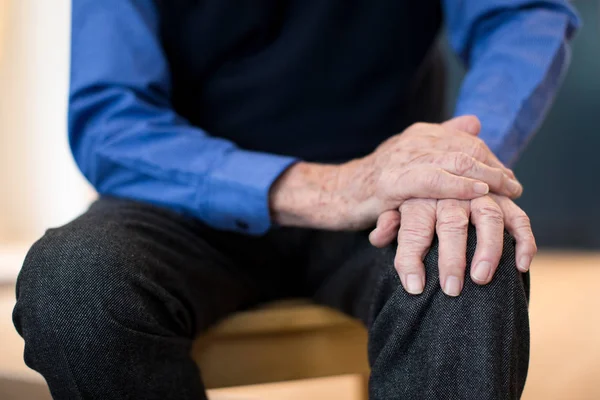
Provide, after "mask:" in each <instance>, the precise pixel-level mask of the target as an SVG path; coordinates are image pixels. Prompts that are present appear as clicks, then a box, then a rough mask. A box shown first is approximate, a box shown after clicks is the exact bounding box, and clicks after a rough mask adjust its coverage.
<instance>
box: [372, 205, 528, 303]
mask: <svg viewBox="0 0 600 400" xmlns="http://www.w3.org/2000/svg"><path fill="white" fill-rule="evenodd" d="M469 220H470V221H471V222H472V223H473V225H475V228H476V230H477V249H476V250H475V255H474V257H473V262H472V265H471V279H473V281H474V282H475V283H477V284H480V285H484V284H486V283H489V282H490V281H491V280H492V277H493V275H494V273H495V271H496V268H497V266H498V263H499V261H500V257H501V255H502V247H503V243H504V229H505V228H506V230H507V231H508V232H509V233H510V234H512V235H513V236H514V237H515V239H516V241H517V247H516V257H517V260H516V261H517V268H518V269H519V270H520V271H521V272H526V271H527V270H529V266H530V265H531V260H532V259H533V256H534V255H535V253H536V252H537V247H536V244H535V239H534V237H533V233H532V231H531V224H530V222H529V218H528V217H527V215H526V214H525V212H523V210H521V209H520V208H519V207H518V206H517V205H516V204H515V203H514V202H513V201H512V200H511V199H509V198H507V197H504V196H497V195H493V194H492V195H488V196H483V197H480V198H477V199H474V200H471V201H460V200H439V201H436V200H430V199H411V200H408V201H406V202H404V203H403V204H402V206H401V207H400V211H388V212H386V213H384V214H382V215H381V216H380V217H379V219H378V221H377V227H376V228H375V230H373V232H371V235H370V236H369V239H370V241H371V243H372V244H373V245H374V246H376V247H384V246H387V245H389V244H390V243H391V242H392V241H393V240H394V239H395V238H396V237H397V238H398V250H397V253H396V259H395V261H394V267H395V268H396V270H397V271H398V274H399V275H400V280H401V281H402V285H403V286H404V288H405V289H406V291H408V292H409V293H412V294H419V293H421V292H422V291H423V288H424V285H425V270H424V265H423V258H424V257H425V255H426V254H427V251H428V250H429V247H430V246H431V241H432V240H433V235H434V233H435V232H437V235H438V239H439V261H438V262H439V271H440V284H441V286H442V289H443V290H444V292H445V293H446V294H447V295H449V296H458V295H459V294H460V292H461V290H462V287H463V282H464V275H465V267H466V264H467V260H466V254H467V231H468V227H469Z"/></svg>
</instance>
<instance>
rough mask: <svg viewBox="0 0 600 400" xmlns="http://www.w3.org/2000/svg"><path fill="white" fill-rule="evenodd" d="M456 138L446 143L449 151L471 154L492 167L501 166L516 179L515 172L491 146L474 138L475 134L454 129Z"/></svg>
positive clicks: (508, 174)
mask: <svg viewBox="0 0 600 400" xmlns="http://www.w3.org/2000/svg"><path fill="white" fill-rule="evenodd" d="M453 133H454V135H455V138H454V139H455V140H452V141H449V142H448V143H447V145H446V150H447V151H460V152H463V153H466V154H468V155H470V156H471V157H473V158H475V159H476V160H479V161H481V162H483V163H484V164H487V165H489V166H490V167H492V168H500V169H502V171H503V172H504V173H505V174H506V175H507V176H509V177H510V178H512V179H516V177H515V174H514V172H513V171H512V170H511V169H509V168H507V167H506V166H505V165H504V164H503V163H502V162H501V161H500V160H499V159H498V157H496V155H495V154H494V153H493V152H492V150H490V148H489V147H488V146H487V145H486V144H485V142H483V141H482V140H480V139H478V138H473V135H471V134H469V133H466V132H464V131H453Z"/></svg>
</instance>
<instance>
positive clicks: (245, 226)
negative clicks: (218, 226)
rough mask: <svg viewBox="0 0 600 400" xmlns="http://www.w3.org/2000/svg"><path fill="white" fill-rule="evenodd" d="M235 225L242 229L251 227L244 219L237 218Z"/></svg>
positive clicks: (245, 229)
mask: <svg viewBox="0 0 600 400" xmlns="http://www.w3.org/2000/svg"><path fill="white" fill-rule="evenodd" d="M235 225H236V226H237V227H238V228H239V229H242V230H244V231H247V230H248V228H250V226H248V224H247V223H246V222H244V221H242V220H239V219H236V220H235Z"/></svg>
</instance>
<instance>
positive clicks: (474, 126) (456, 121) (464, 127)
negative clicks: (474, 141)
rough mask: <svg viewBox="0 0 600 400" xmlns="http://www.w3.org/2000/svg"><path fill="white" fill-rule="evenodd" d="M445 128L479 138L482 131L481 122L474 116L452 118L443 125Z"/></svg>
mask: <svg viewBox="0 0 600 400" xmlns="http://www.w3.org/2000/svg"><path fill="white" fill-rule="evenodd" d="M442 126H443V127H446V128H451V129H456V130H458V131H463V132H467V133H470V134H471V135H474V136H477V135H479V132H480V131H481V122H479V118H477V117H476V116H474V115H462V116H460V117H456V118H452V119H451V120H448V121H446V122H444V123H443V124H442Z"/></svg>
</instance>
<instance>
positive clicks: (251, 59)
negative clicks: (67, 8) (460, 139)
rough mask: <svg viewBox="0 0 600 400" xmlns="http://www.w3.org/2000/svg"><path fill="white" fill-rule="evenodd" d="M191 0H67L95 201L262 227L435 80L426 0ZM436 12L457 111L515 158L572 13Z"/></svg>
mask: <svg viewBox="0 0 600 400" xmlns="http://www.w3.org/2000/svg"><path fill="white" fill-rule="evenodd" d="M192 3H193V2H191V1H189V2H179V1H178V2H169V1H162V0H102V1H98V0H73V7H72V67H71V89H70V98H69V137H70V143H71V148H72V151H73V154H74V157H75V160H76V162H77V164H78V166H79V167H80V169H81V170H82V172H83V173H84V175H85V176H86V177H87V178H88V179H89V181H90V182H91V183H92V184H93V185H94V187H95V188H96V189H97V190H98V192H99V193H101V194H106V195H113V196H119V197H127V198H132V199H136V200H141V201H146V202H150V203H154V204H158V205H161V206H165V207H169V208H171V209H174V210H177V211H180V212H184V213H187V214H190V215H193V216H194V217H196V218H199V219H201V220H202V221H204V222H205V223H207V224H208V225H210V226H213V227H214V228H217V229H223V230H234V231H239V232H243V233H247V234H262V233H264V232H266V231H267V230H268V229H269V228H270V225H271V221H270V215H269V204H268V195H269V189H270V187H271V185H272V183H273V182H274V180H275V179H276V178H277V177H278V176H279V175H280V174H281V172H282V171H283V170H285V169H286V168H287V167H288V166H290V165H291V164H292V163H294V162H295V161H297V160H298V159H299V158H301V159H307V160H322V161H333V160H334V159H337V160H341V159H344V158H349V157H354V156H357V155H360V154H361V152H362V153H366V152H368V151H370V150H372V148H373V146H374V145H376V143H379V142H380V141H382V140H383V139H385V137H387V136H390V135H392V134H394V133H397V132H399V131H400V130H399V129H401V127H403V126H405V125H406V124H407V123H408V122H415V121H414V120H412V121H411V120H409V119H406V118H408V117H407V116H406V115H408V111H407V112H405V113H403V112H402V111H398V110H410V109H412V108H414V105H413V104H412V102H413V100H412V99H413V98H416V97H418V96H419V94H420V93H425V92H426V90H425V89H424V85H421V86H419V85H420V84H419V82H421V81H422V80H423V79H421V80H419V76H421V75H428V76H429V75H432V73H431V71H429V69H431V68H428V67H427V65H428V64H431V63H429V62H428V60H429V58H431V57H430V56H429V53H430V52H429V50H430V47H431V44H432V42H433V39H434V37H435V34H436V32H437V28H438V24H437V22H438V19H440V17H441V14H440V15H438V8H437V7H435V6H432V4H433V1H432V2H430V3H428V2H426V1H425V0H423V1H421V2H410V1H399V0H393V1H387V2H383V1H382V2H376V3H373V2H370V1H364V2H363V4H362V6H363V8H362V9H356V10H352V9H351V8H352V7H349V6H348V5H347V3H345V2H338V6H339V7H337V8H335V7H333V4H335V3H336V2H333V1H331V2H323V1H321V0H319V1H313V2H308V1H306V2H300V3H299V4H311V7H312V9H309V8H308V6H306V9H300V10H297V11H296V10H294V12H290V10H289V9H286V8H285V7H284V6H277V7H274V8H272V9H266V8H263V7H262V6H261V7H258V6H256V5H255V4H254V3H253V2H249V3H248V4H245V3H244V2H240V3H236V7H234V8H232V7H233V6H231V5H228V4H227V2H226V1H221V0H215V1H214V2H212V3H211V2H203V5H202V6H196V7H192V6H189V5H186V6H185V7H184V6H181V4H192ZM204 3H206V4H204ZM276 3H277V4H284V3H285V2H276ZM356 3H357V4H359V3H361V2H356ZM174 4H179V6H177V7H175V6H173V5H174ZM198 4H200V3H198ZM244 4H245V7H246V9H242V10H240V9H239V7H242V8H243V5H244ZM421 5H422V6H421ZM437 5H438V6H439V4H437ZM186 7H188V8H186ZM357 7H358V6H357ZM233 9H235V10H236V13H235V15H233V14H232V11H231V10H233ZM309 11H310V12H309ZM440 13H441V11H440ZM443 15H444V19H445V22H446V25H447V27H448V33H449V37H450V42H451V44H452V46H453V48H454V50H455V51H456V52H457V54H459V55H460V57H461V58H462V59H463V60H464V61H465V62H466V63H467V65H468V66H469V72H468V74H467V76H466V78H465V81H464V83H463V86H462V90H461V94H460V98H459V101H458V106H457V109H456V114H457V115H462V114H474V115H477V116H478V117H479V118H480V119H481V121H482V125H483V131H482V134H481V137H482V138H483V139H484V140H485V141H486V143H487V144H488V145H489V146H490V148H491V149H492V150H493V151H494V152H495V153H496V154H497V155H498V156H499V157H500V159H501V160H503V161H505V162H510V161H511V160H513V159H514V158H515V156H516V155H517V154H518V152H519V150H520V149H522V148H523V146H524V144H525V143H526V142H527V140H528V138H529V137H530V136H531V134H532V133H533V132H534V131H535V129H536V128H537V126H538V125H539V123H540V122H541V120H542V118H543V116H544V114H545V112H546V110H547V109H548V107H549V105H550V104H551V102H552V99H553V97H554V94H555V92H556V88H557V85H558V83H559V81H560V77H561V75H562V74H563V73H564V71H565V69H566V66H567V64H568V60H569V46H568V41H569V39H570V38H571V37H572V35H573V33H574V31H575V30H576V28H577V27H578V25H579V20H578V17H577V15H576V14H575V12H574V11H573V10H572V8H571V7H570V6H569V5H568V3H567V2H566V1H563V0H545V1H539V0H535V1H534V0H445V1H444V2H443ZM302 18H304V19H302ZM265 21H268V23H266V22H265ZM319 22H320V23H319ZM340 32H341V33H343V35H342V34H341V33H340ZM390 49H393V51H391V50H390ZM421 70H428V71H429V72H428V73H427V74H425V72H423V73H421V72H422V71H421ZM307 77H308V78H307ZM415 82H416V83H415ZM429 82H434V81H432V80H431V79H429ZM363 83H364V84H363ZM430 86H431V85H430ZM428 99H429V100H431V99H433V97H431V96H430V97H425V98H424V100H425V102H424V103H423V106H421V107H418V109H420V110H421V111H423V110H424V109H426V108H427V106H426V105H427V104H428V103H427V100H428ZM414 102H415V103H416V102H417V101H416V100H415V101H414ZM405 114H406V115H405ZM409 117H411V118H415V119H419V118H422V119H426V118H427V117H426V113H421V114H420V113H419V112H415V113H413V114H412V115H410V116H409ZM329 132H331V134H329ZM338 144H339V145H338ZM329 154H331V155H332V156H331V158H330V159H328V158H327V155H329Z"/></svg>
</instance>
